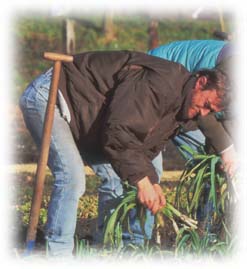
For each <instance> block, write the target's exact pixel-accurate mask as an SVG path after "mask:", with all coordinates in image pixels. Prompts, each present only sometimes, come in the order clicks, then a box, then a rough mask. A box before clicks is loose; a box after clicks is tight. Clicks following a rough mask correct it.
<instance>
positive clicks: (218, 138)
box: [198, 113, 237, 176]
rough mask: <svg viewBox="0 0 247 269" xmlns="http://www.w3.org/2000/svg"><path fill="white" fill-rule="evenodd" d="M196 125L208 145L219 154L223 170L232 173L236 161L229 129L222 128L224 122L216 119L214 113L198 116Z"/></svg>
mask: <svg viewBox="0 0 247 269" xmlns="http://www.w3.org/2000/svg"><path fill="white" fill-rule="evenodd" d="M198 127H199V128H200V129H201V131H202V132H203V134H204V135H205V137H206V139H207V142H208V143H209V144H210V146H212V147H213V149H214V150H215V152H216V153H218V154H219V155H220V156H221V158H222V161H223V167H224V169H225V171H226V172H227V173H229V174H230V175H231V176H232V175H234V173H235V170H236V166H237V165H236V162H237V161H236V153H235V148H234V145H233V140H232V135H231V134H230V131H229V129H228V130H227V129H226V128H224V124H222V122H221V121H218V120H217V119H216V117H215V115H214V113H210V114H208V115H207V116H205V117H202V116H200V117H198Z"/></svg>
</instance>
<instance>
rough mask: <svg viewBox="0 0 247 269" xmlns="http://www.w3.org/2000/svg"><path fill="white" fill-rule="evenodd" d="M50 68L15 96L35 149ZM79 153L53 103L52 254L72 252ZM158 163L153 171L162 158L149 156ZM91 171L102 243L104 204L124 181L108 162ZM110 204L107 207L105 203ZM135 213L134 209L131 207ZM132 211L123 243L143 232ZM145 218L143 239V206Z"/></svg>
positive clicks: (81, 188)
mask: <svg viewBox="0 0 247 269" xmlns="http://www.w3.org/2000/svg"><path fill="white" fill-rule="evenodd" d="M51 76H52V71H51V70H49V71H47V72H46V73H44V74H41V75H40V76H39V77H38V78H36V79H35V80H34V81H33V82H31V83H30V85H29V86H28V87H27V88H26V90H25V91H24V93H23V94H22V96H21V97H20V102H19V105H20V108H21V110H22V113H23V118H24V121H25V124H26V127H27V129H28V130H29V132H30V134H31V136H32V138H33V140H34V142H35V143H36V145H37V147H38V149H40V147H41V140H42V130H43V125H44V118H45V111H46V106H47V101H48V96H49V89H50V83H51ZM81 156H82V154H81V152H79V150H78V148H77V146H76V144H75V142H74V139H73V136H72V133H71V130H70V127H69V124H68V122H67V121H66V119H65V118H64V117H63V116H62V114H61V111H60V109H59V107H58V106H56V108H55V114H54V122H53V128H52V134H51V144H50V150H49V157H48V166H49V168H50V170H51V172H52V174H53V177H54V183H53V189H52V193H51V198H50V202H49V206H48V218H47V223H46V229H45V234H46V240H47V244H48V250H49V254H50V255H51V256H71V255H72V251H73V248H74V232H75V227H76V217H77V208H78V201H79V199H80V197H81V196H82V195H83V193H84V192H85V185H86V184H85V181H86V177H85V172H84V163H83V160H82V157H81ZM153 163H154V165H155V166H157V169H156V171H157V173H158V175H159V176H160V177H161V175H162V158H160V157H157V158H156V159H154V160H153ZM90 166H91V168H92V169H93V170H94V172H95V173H96V174H97V175H98V176H99V177H100V178H101V180H102V184H101V185H100V187H99V188H98V193H99V203H98V229H97V232H96V233H95V238H94V239H95V241H96V242H102V238H103V229H104V219H105V217H106V215H107V214H109V213H111V210H110V209H109V210H106V208H107V207H108V205H109V204H112V203H113V204H114V201H115V200H117V199H116V198H118V197H119V196H121V195H122V194H123V186H122V182H121V180H120V178H119V176H118V175H117V174H116V173H115V171H114V170H113V168H112V166H111V164H110V163H107V162H105V163H97V164H94V163H93V162H92V164H90ZM109 208H110V207H109ZM133 212H134V211H133ZM131 215H132V220H131V221H130V227H131V230H132V233H131V235H130V233H129V232H126V233H124V235H123V239H124V241H125V242H127V243H128V242H131V243H133V244H135V243H137V244H142V243H143V242H144V237H145V235H143V232H142V229H141V227H140V224H139V222H138V220H136V218H135V214H134V213H133V214H131ZM147 216H148V220H149V221H147V223H146V225H145V229H146V236H147V238H150V237H151V233H152V229H153V227H152V225H153V223H154V216H152V215H151V213H150V211H147Z"/></svg>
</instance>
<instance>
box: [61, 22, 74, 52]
mask: <svg viewBox="0 0 247 269" xmlns="http://www.w3.org/2000/svg"><path fill="white" fill-rule="evenodd" d="M63 47H64V52H65V53H67V54H74V53H75V21H74V20H72V19H65V21H64V24H63Z"/></svg>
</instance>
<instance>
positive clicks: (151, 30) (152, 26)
mask: <svg viewBox="0 0 247 269" xmlns="http://www.w3.org/2000/svg"><path fill="white" fill-rule="evenodd" d="M158 25H159V23H158V21H156V20H151V21H150V23H149V27H148V34H149V39H148V49H149V50H150V49H154V48H156V47H158V45H159V34H158Z"/></svg>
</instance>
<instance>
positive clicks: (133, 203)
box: [104, 185, 197, 248]
mask: <svg viewBox="0 0 247 269" xmlns="http://www.w3.org/2000/svg"><path fill="white" fill-rule="evenodd" d="M136 196H137V190H136V188H134V187H132V186H129V185H127V190H126V191H125V192H124V194H123V195H122V197H120V198H119V202H118V203H117V206H116V208H114V211H113V212H112V214H111V215H109V216H108V218H107V219H106V220H105V231H104V245H105V246H110V247H113V248H119V247H120V246H121V243H122V240H121V239H122V231H123V229H126V223H127V228H128V231H129V232H130V233H131V230H130V228H129V224H128V223H129V220H128V218H129V216H128V214H129V212H130V210H132V209H133V208H135V209H136V212H137V218H138V219H139V221H140V225H141V227H142V230H143V234H144V236H145V231H144V224H145V220H146V209H145V208H144V206H142V205H141V204H139V202H138V201H137V198H136ZM160 213H162V214H163V215H164V216H166V217H167V218H168V219H170V220H171V221H172V223H173V227H174V229H175V231H176V232H177V227H178V225H177V223H176V221H175V218H176V219H179V220H180V222H183V223H184V224H186V225H187V227H192V228H195V229H196V228H197V221H194V220H193V219H191V218H189V217H187V216H185V215H184V214H182V213H181V212H179V211H178V210H177V209H175V208H174V207H173V206H172V205H171V204H170V203H169V202H167V203H166V206H165V207H164V208H162V209H161V210H160Z"/></svg>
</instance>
